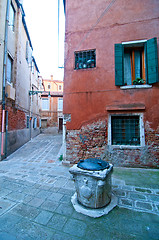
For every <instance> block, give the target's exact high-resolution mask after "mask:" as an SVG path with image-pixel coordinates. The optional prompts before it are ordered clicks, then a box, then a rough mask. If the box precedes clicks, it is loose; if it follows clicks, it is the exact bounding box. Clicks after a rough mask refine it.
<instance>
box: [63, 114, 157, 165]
mask: <svg viewBox="0 0 159 240" xmlns="http://www.w3.org/2000/svg"><path fill="white" fill-rule="evenodd" d="M107 125H108V124H107V121H106V120H105V119H100V120H98V121H94V122H93V123H90V124H86V125H84V126H82V127H81V129H80V130H69V131H67V139H66V145H67V150H66V156H67V159H66V160H67V161H69V162H70V163H77V162H78V161H79V160H80V159H86V158H89V157H101V158H102V159H103V160H105V161H108V162H110V163H112V164H113V165H114V166H124V167H152V168H159V137H158V136H159V129H157V130H156V131H154V130H153V129H151V128H150V126H149V124H148V122H146V123H145V146H144V147H141V148H136V149H128V148H127V149H122V148H120V147H119V148H113V147H112V146H108V145H107V140H108V138H107Z"/></svg>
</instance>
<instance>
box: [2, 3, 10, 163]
mask: <svg viewBox="0 0 159 240" xmlns="http://www.w3.org/2000/svg"><path fill="white" fill-rule="evenodd" d="M9 8H10V0H7V9H6V22H5V37H4V59H3V85H2V87H3V90H2V135H1V159H2V156H4V149H3V148H4V128H5V105H6V103H5V88H6V64H7V46H8V25H9V24H8V23H9Z"/></svg>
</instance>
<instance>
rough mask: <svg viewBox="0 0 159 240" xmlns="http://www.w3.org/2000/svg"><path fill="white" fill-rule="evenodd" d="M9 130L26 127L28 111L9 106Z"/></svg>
mask: <svg viewBox="0 0 159 240" xmlns="http://www.w3.org/2000/svg"><path fill="white" fill-rule="evenodd" d="M6 110H7V111H8V131H12V130H18V129H24V128H26V113H25V112H23V111H22V110H19V109H15V108H12V107H7V108H6Z"/></svg>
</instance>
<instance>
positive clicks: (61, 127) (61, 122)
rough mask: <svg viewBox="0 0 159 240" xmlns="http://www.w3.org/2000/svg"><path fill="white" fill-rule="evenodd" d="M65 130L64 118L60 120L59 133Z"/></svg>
mask: <svg viewBox="0 0 159 240" xmlns="http://www.w3.org/2000/svg"><path fill="white" fill-rule="evenodd" d="M62 129H63V118H59V131H62Z"/></svg>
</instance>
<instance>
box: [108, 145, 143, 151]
mask: <svg viewBox="0 0 159 240" xmlns="http://www.w3.org/2000/svg"><path fill="white" fill-rule="evenodd" d="M109 147H111V148H112V149H120V150H125V149H141V148H143V147H144V146H141V145H140V146H132V145H109Z"/></svg>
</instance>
